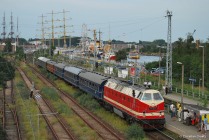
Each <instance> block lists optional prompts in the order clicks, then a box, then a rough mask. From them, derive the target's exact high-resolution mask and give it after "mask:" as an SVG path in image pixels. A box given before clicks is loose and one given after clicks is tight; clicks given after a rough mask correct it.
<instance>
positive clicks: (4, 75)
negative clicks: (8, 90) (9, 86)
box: [0, 57, 15, 86]
mask: <svg viewBox="0 0 209 140" xmlns="http://www.w3.org/2000/svg"><path fill="white" fill-rule="evenodd" d="M14 75H15V69H14V67H13V66H12V64H11V62H8V61H6V59H4V58H2V57H0V77H1V78H0V86H5V82H6V81H8V80H11V79H13V78H14Z"/></svg>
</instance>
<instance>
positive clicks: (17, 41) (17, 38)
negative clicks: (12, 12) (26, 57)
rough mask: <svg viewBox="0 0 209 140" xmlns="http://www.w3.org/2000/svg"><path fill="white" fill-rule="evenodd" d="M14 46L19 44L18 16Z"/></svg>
mask: <svg viewBox="0 0 209 140" xmlns="http://www.w3.org/2000/svg"><path fill="white" fill-rule="evenodd" d="M16 46H19V29H18V17H17V36H16ZM15 51H16V50H15Z"/></svg>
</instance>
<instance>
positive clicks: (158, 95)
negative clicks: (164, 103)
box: [153, 93, 163, 100]
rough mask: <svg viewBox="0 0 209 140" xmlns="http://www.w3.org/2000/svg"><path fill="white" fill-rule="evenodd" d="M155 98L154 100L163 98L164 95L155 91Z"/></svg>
mask: <svg viewBox="0 0 209 140" xmlns="http://www.w3.org/2000/svg"><path fill="white" fill-rule="evenodd" d="M153 99H154V100H163V97H162V96H161V95H160V93H153Z"/></svg>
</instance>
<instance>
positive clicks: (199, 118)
mask: <svg viewBox="0 0 209 140" xmlns="http://www.w3.org/2000/svg"><path fill="white" fill-rule="evenodd" d="M197 116H198V117H197V118H198V124H197V127H198V131H199V132H200V131H201V124H202V116H201V115H200V113H198V114H197Z"/></svg>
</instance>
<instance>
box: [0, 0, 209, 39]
mask: <svg viewBox="0 0 209 140" xmlns="http://www.w3.org/2000/svg"><path fill="white" fill-rule="evenodd" d="M63 9H65V11H70V12H67V13H66V18H67V19H70V18H71V20H67V21H66V24H67V26H71V25H73V28H69V27H68V28H67V31H68V32H72V31H74V33H71V35H72V36H81V33H82V24H84V23H85V24H86V25H87V28H88V29H90V30H93V29H96V30H99V29H100V30H101V32H102V38H103V40H107V39H109V38H110V39H116V40H124V41H136V42H138V41H139V40H145V41H153V40H155V39H165V40H167V28H168V19H167V18H166V17H165V16H166V11H167V10H169V11H172V13H173V16H172V41H176V40H177V39H178V38H179V37H182V38H186V35H187V33H188V32H191V33H192V32H193V31H194V29H196V32H195V34H194V38H195V39H201V40H204V41H206V39H207V38H208V37H209V0H1V2H0V22H1V25H0V32H2V21H3V14H4V12H5V14H6V23H7V26H6V27H7V33H8V32H10V25H9V22H10V15H11V12H13V18H14V25H15V28H14V30H15V31H16V25H17V24H16V22H17V17H18V19H19V31H20V37H24V38H26V39H28V38H35V37H39V38H40V37H41V31H40V30H41V25H40V24H38V23H40V22H41V17H40V16H41V15H42V14H43V15H44V16H46V17H45V20H48V21H50V20H51V18H52V17H51V14H48V13H52V10H53V12H55V13H57V12H62V11H63ZM54 19H60V20H62V19H63V14H61V13H60V14H55V15H54ZM61 24H63V23H62V22H56V23H55V26H60V25H61ZM45 26H46V27H50V26H51V22H48V24H45ZM61 31H63V29H55V32H61ZM46 32H48V33H49V32H50V30H48V31H46ZM55 36H58V34H57V35H55ZM59 36H61V34H60V35H59ZM88 36H89V37H91V38H92V37H93V33H92V32H91V31H88Z"/></svg>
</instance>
